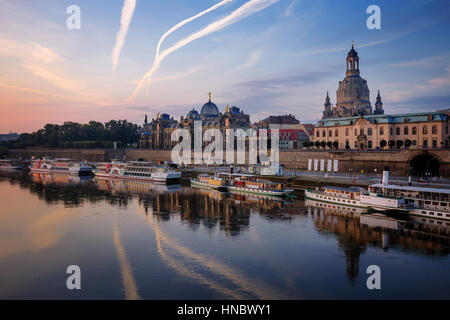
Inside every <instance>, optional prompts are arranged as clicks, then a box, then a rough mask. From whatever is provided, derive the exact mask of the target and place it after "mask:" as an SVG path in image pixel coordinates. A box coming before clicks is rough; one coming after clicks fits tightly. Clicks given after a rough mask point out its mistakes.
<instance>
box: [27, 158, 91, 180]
mask: <svg viewBox="0 0 450 320" xmlns="http://www.w3.org/2000/svg"><path fill="white" fill-rule="evenodd" d="M30 171H31V172H32V173H65V174H71V175H76V176H83V175H90V174H91V172H92V167H91V166H88V165H87V164H86V163H85V162H82V161H73V160H70V159H65V158H57V159H51V158H48V157H46V158H43V159H33V160H32V161H31V165H30Z"/></svg>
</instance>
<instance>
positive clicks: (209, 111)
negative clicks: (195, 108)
mask: <svg viewBox="0 0 450 320" xmlns="http://www.w3.org/2000/svg"><path fill="white" fill-rule="evenodd" d="M201 115H202V116H204V117H218V116H219V108H217V106H216V105H215V104H214V103H212V102H211V93H210V94H209V101H208V102H207V103H205V104H204V105H203V107H202V111H201Z"/></svg>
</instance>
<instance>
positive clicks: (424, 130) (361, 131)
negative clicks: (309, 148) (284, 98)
mask: <svg viewBox="0 0 450 320" xmlns="http://www.w3.org/2000/svg"><path fill="white" fill-rule="evenodd" d="M411 131H412V134H413V135H416V134H417V127H412V130H411ZM445 131H446V132H445V133H446V134H448V127H446V128H445ZM364 132H365V131H364V128H360V129H359V134H360V135H364ZM422 133H423V134H428V127H427V126H423V127H422ZM431 133H432V134H437V133H438V127H437V126H436V125H434V126H432V127H431ZM326 134H327V132H326V130H322V137H326ZM349 134H350V129H349V128H345V136H348V135H349ZM372 134H373V131H372V128H368V129H367V135H368V136H371V135H372ZM395 134H396V135H400V134H401V128H400V127H397V128H395ZM403 134H405V135H408V134H409V127H403ZM357 135H358V129H355V136H357ZM383 135H384V127H380V136H383ZM390 135H391V136H392V135H394V128H393V127H390ZM328 136H329V137H332V136H333V130H329V131H328ZM334 136H335V137H339V131H338V129H335V130H334ZM316 137H320V130H317V133H316Z"/></svg>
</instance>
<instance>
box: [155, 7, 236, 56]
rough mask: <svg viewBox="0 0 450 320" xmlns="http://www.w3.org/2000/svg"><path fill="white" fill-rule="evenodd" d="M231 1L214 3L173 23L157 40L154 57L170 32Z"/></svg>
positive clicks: (157, 54)
mask: <svg viewBox="0 0 450 320" xmlns="http://www.w3.org/2000/svg"><path fill="white" fill-rule="evenodd" d="M232 1H233V0H223V1H221V2H219V3H218V4H215V5H213V6H212V7H210V8H208V9H206V10H204V11H202V12H200V13H198V14H196V15H195V16H192V17H190V18H188V19H185V20H183V21H181V22H180V23H178V24H176V25H174V26H173V27H172V28H170V29H169V31H167V32H166V33H164V35H163V36H162V37H161V39H160V40H159V42H158V47H157V48H156V57H157V56H159V50H160V49H161V45H162V43H163V41H164V40H165V39H166V38H167V37H168V36H169V35H170V34H171V33H173V32H175V31H176V30H178V29H180V28H181V27H182V26H184V25H185V24H188V23H189V22H191V21H194V20H196V19H198V18H200V17H201V16H203V15H205V14H207V13H209V12H211V11H214V10H216V9H218V8H220V7H221V6H223V5H225V4H227V3H229V2H232Z"/></svg>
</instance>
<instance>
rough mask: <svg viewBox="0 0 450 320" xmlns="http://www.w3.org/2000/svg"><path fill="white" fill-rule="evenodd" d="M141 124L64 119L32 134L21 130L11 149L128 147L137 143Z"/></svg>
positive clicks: (10, 144) (10, 143)
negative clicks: (60, 122)
mask: <svg viewBox="0 0 450 320" xmlns="http://www.w3.org/2000/svg"><path fill="white" fill-rule="evenodd" d="M137 130H138V126H137V125H136V124H133V123H131V122H128V121H127V120H110V121H108V122H106V123H104V124H103V123H101V122H97V121H90V122H89V123H87V124H81V123H77V122H64V124H62V125H57V124H46V125H45V126H44V127H43V128H42V129H39V130H37V131H36V132H33V133H22V134H21V135H20V136H19V139H18V140H16V141H11V142H9V145H8V147H9V148H14V149H18V148H26V147H49V148H82V149H91V148H92V149H93V148H107V149H111V148H113V147H114V142H117V145H118V147H126V146H129V145H131V144H133V143H136V142H138V140H139V136H138V133H137Z"/></svg>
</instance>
